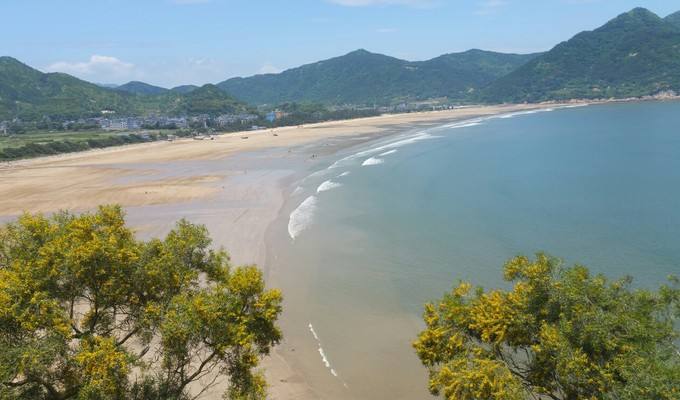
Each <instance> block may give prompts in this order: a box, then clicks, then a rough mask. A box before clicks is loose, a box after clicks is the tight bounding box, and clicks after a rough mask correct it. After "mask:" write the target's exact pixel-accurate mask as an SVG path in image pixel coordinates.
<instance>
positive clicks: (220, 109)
mask: <svg viewBox="0 0 680 400" xmlns="http://www.w3.org/2000/svg"><path fill="white" fill-rule="evenodd" d="M246 111H248V107H247V106H246V105H245V104H244V103H242V102H240V101H239V100H236V99H235V98H233V97H231V96H229V95H228V94H226V93H225V92H224V91H222V90H220V88H218V87H217V86H215V85H210V84H208V85H204V86H201V87H199V88H197V89H195V90H192V91H190V92H189V93H187V94H184V95H182V96H181V97H180V98H179V101H178V102H177V104H176V106H175V107H174V113H175V114H186V115H196V114H210V115H220V114H232V113H240V112H246Z"/></svg>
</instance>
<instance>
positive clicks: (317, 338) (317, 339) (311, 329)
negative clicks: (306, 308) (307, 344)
mask: <svg viewBox="0 0 680 400" xmlns="http://www.w3.org/2000/svg"><path fill="white" fill-rule="evenodd" d="M309 331H310V332H312V336H314V339H316V341H317V342H318V341H319V336H318V335H317V334H316V331H315V330H314V326H313V325H312V323H311V322H310V323H309Z"/></svg>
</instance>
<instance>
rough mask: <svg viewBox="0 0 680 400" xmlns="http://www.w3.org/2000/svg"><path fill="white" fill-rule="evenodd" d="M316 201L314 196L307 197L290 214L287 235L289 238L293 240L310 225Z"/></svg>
mask: <svg viewBox="0 0 680 400" xmlns="http://www.w3.org/2000/svg"><path fill="white" fill-rule="evenodd" d="M316 203H317V199H316V197H315V196H309V197H307V198H306V199H305V201H303V202H302V204H300V205H299V206H298V207H297V208H296V209H295V210H294V211H293V212H292V213H290V219H289V220H288V235H290V238H291V239H293V240H295V238H297V237H298V235H300V233H301V232H302V231H304V230H305V229H307V228H308V227H309V225H311V223H312V221H313V218H314V212H315V211H316Z"/></svg>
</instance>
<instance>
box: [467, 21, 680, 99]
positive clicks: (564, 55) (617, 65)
mask: <svg viewBox="0 0 680 400" xmlns="http://www.w3.org/2000/svg"><path fill="white" fill-rule="evenodd" d="M678 18H680V15H679V14H678V13H676V14H672V15H671V16H669V17H666V19H662V18H660V17H659V16H657V15H656V14H654V13H652V12H651V11H649V10H647V9H644V8H635V9H633V10H631V11H629V12H627V13H623V14H621V15H619V16H618V17H616V18H614V19H612V20H611V21H609V22H607V23H606V24H605V25H603V26H602V27H600V28H598V29H595V30H594V31H587V32H581V33H579V34H578V35H576V36H574V37H573V38H571V39H570V40H568V41H566V42H562V43H560V44H558V45H557V46H555V47H554V48H553V49H552V50H550V51H549V52H547V53H545V54H543V55H541V56H540V57H537V58H535V59H534V60H531V61H530V62H528V63H527V64H525V65H524V66H522V67H520V68H518V69H517V70H516V71H513V72H511V73H510V74H508V75H506V76H504V77H502V78H500V79H498V80H497V81H495V82H494V83H492V84H491V85H490V86H488V87H487V88H485V89H484V90H483V91H482V94H481V96H480V98H481V99H483V100H485V101H488V102H524V101H528V102H537V101H542V100H566V99H573V98H612V97H614V98H623V97H640V96H645V95H653V94H656V93H659V92H662V91H669V90H673V91H675V92H680V29H679V28H678V25H677V24H678Z"/></svg>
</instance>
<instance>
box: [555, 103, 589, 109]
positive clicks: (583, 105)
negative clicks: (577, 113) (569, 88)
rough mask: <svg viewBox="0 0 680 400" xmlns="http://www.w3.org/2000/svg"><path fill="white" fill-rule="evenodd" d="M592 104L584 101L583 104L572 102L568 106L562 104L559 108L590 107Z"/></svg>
mask: <svg viewBox="0 0 680 400" xmlns="http://www.w3.org/2000/svg"><path fill="white" fill-rule="evenodd" d="M589 105H590V104H589V103H582V104H570V105H568V106H562V107H559V108H579V107H588V106H589Z"/></svg>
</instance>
